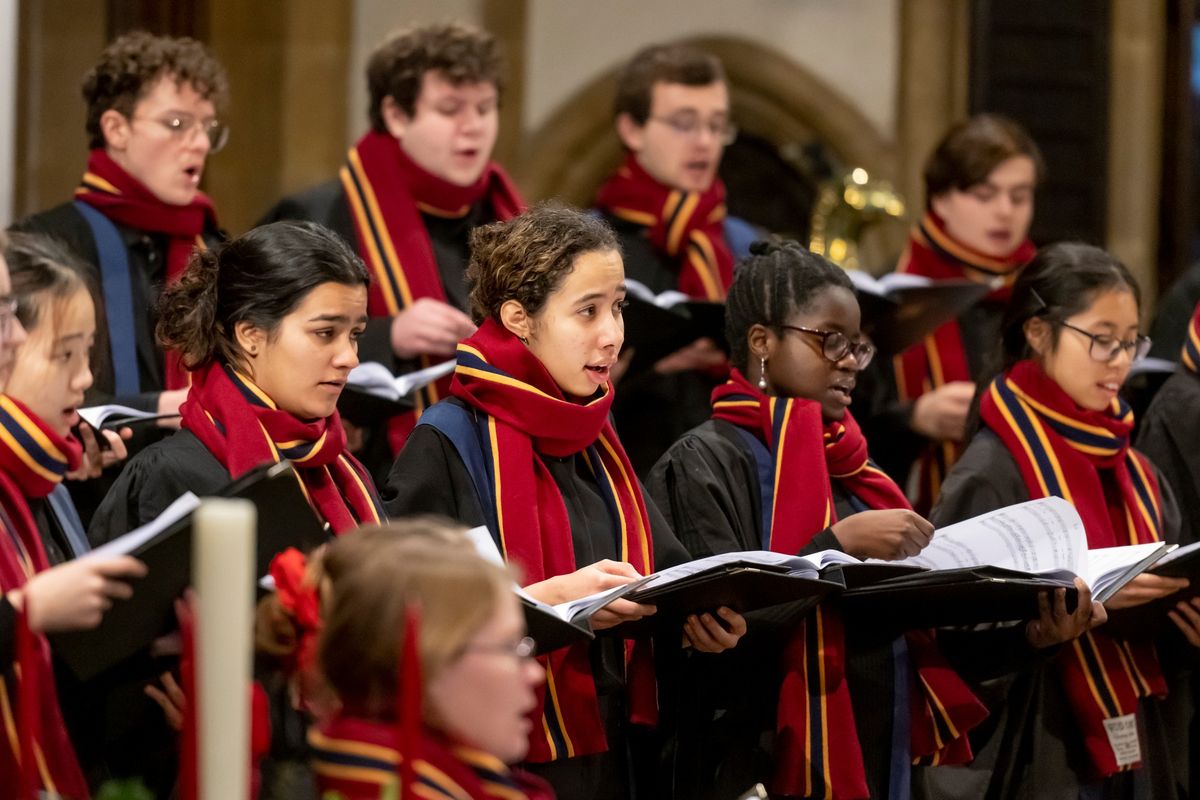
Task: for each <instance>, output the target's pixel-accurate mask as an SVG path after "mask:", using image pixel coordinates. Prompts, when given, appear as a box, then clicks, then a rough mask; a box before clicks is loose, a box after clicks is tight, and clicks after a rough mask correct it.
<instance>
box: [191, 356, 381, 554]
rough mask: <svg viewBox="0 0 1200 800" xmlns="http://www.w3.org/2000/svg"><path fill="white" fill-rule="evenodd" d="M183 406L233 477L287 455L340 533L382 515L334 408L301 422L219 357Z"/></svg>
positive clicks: (200, 374)
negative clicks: (324, 415)
mask: <svg viewBox="0 0 1200 800" xmlns="http://www.w3.org/2000/svg"><path fill="white" fill-rule="evenodd" d="M193 374H194V378H193V380H192V388H191V391H190V392H188V399H187V401H186V402H184V404H183V405H182V406H181V407H180V409H179V411H180V413H181V414H182V416H183V427H184V428H186V429H188V430H189V431H191V432H192V433H193V434H195V435H196V438H197V439H199V440H200V441H201V442H202V443H203V444H204V446H205V447H207V448H208V450H209V452H211V453H212V454H213V455H214V456H216V458H217V460H218V461H220V462H221V463H222V464H223V465H224V466H225V468H226V469H227V470H229V473H230V475H231V476H233V477H234V478H238V477H241V476H242V475H244V474H245V473H247V472H249V471H250V470H252V469H254V468H255V467H257V466H259V465H261V464H271V463H278V462H280V461H282V460H283V459H285V458H286V459H289V460H290V461H291V462H292V464H294V465H295V467H296V474H297V475H298V476H299V477H300V481H301V488H302V489H303V490H304V493H305V496H306V497H308V500H309V502H310V503H311V504H312V506H313V509H314V510H315V511H316V512H317V514H318V515H319V516H320V517H321V519H323V520H324V521H325V522H328V523H329V526H330V528H332V529H333V532H334V533H336V534H338V535H341V534H343V533H347V532H348V531H352V530H354V529H355V528H357V527H358V526H359V525H369V524H379V523H380V521H382V520H383V519H384V518H385V515H384V513H383V507H382V504H381V503H380V501H379V498H378V496H377V495H376V493H375V485H374V483H372V481H371V476H370V475H369V474H367V471H366V470H365V469H364V468H363V466H362V464H360V463H358V460H357V459H355V458H354V456H352V455H350V453H349V451H347V450H346V434H345V431H343V430H342V422H341V418H340V417H338V413H337V411H334V412H333V414H331V415H330V416H328V417H326V418H325V419H318V420H315V421H313V422H303V421H301V420H299V419H297V418H296V417H294V416H292V415H291V414H289V413H288V412H286V411H283V410H282V409H280V408H278V407H277V406H276V405H275V403H274V401H272V400H271V398H269V397H267V395H266V394H265V393H264V392H263V391H262V390H261V389H259V388H258V387H257V386H255V385H254V383H253V382H251V381H250V379H249V378H247V377H246V376H244V375H241V374H239V373H238V372H236V371H235V370H233V369H232V368H230V367H227V366H224V365H222V364H218V363H215V362H214V363H212V364H209V365H208V366H207V367H204V368H203V369H200V370H197V371H196V372H195V373H193Z"/></svg>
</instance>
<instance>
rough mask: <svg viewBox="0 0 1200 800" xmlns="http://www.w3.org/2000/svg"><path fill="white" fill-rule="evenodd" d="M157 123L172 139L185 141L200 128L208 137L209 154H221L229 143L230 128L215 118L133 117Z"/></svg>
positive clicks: (178, 116) (180, 116)
mask: <svg viewBox="0 0 1200 800" xmlns="http://www.w3.org/2000/svg"><path fill="white" fill-rule="evenodd" d="M131 119H140V120H145V121H147V122H157V123H158V124H159V125H162V126H163V127H164V128H166V129H167V131H169V132H170V134H171V138H172V139H177V140H179V141H183V140H185V139H187V138H189V137H190V136H191V135H192V132H193V131H195V130H196V129H197V128H199V129H200V130H201V131H202V132H203V133H204V135H205V136H207V137H208V145H209V147H208V152H210V153H219V152H221V150H223V149H224V147H225V145H226V144H228V143H229V126H228V125H227V124H225V123H224V122H223V121H221V120H219V119H215V118H212V117H210V118H207V119H196V118H195V117H193V116H192V115H191V114H172V115H170V116H166V117H131Z"/></svg>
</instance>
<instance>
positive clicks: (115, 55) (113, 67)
mask: <svg viewBox="0 0 1200 800" xmlns="http://www.w3.org/2000/svg"><path fill="white" fill-rule="evenodd" d="M82 88H83V98H84V101H85V102H86V103H87V123H86V129H87V136H88V146H89V148H90V149H91V152H90V153H89V155H88V162H87V169H86V171H85V172H84V175H83V179H82V181H81V182H80V185H79V186H78V188H76V190H75V197H74V199H73V200H72V201H70V202H67V203H63V204H62V205H60V206H57V207H55V208H52V209H50V210H48V211H43V212H41V213H38V214H35V215H34V216H32V217H30V218H28V219H26V220H24V221H22V222H21V223H19V224H18V226H17V227H18V228H21V229H24V230H29V231H36V232H40V233H48V234H51V235H53V236H55V237H57V238H59V239H61V240H63V241H64V242H66V243H67V244H68V245H69V246H70V247H71V248H72V249H73V250H75V251H76V252H77V253H78V254H79V255H80V256H81V257H82V258H83V259H84V260H85V261H87V262H88V263H89V264H92V265H95V266H96V268H97V277H98V278H99V280H98V283H99V287H100V289H101V298H100V300H101V301H102V303H101V304H102V306H103V309H104V314H103V316H100V318H101V319H105V320H106V321H107V329H101V330H100V331H98V341H97V345H96V352H97V355H98V356H99V358H98V359H97V360H96V362H95V363H94V366H93V369H94V370H95V371H96V373H97V374H96V382H95V386H94V388H93V389H92V391H91V392H90V394H89V398H88V401H89V402H116V403H120V404H122V405H127V406H132V407H134V408H139V409H142V410H145V411H151V412H157V413H163V414H166V413H172V412H175V411H177V410H178V408H179V404H180V402H182V401H183V399H184V397H185V396H186V393H187V388H186V387H187V383H188V382H187V376H186V374H185V372H184V371H183V370H182V369H181V368H180V367H179V365H178V363H177V362H176V361H175V360H174V359H172V358H170V357H169V356H167V355H165V354H164V353H163V352H162V351H161V350H160V349H159V347H158V346H157V345H156V343H155V341H154V327H155V322H156V319H155V315H154V314H155V312H154V308H155V305H156V303H157V300H158V295H159V292H161V291H162V288H163V286H164V285H165V284H166V283H167V282H169V281H171V280H173V279H174V278H176V277H177V276H178V275H180V274H181V273H182V272H183V270H184V267H185V266H186V264H187V260H188V257H189V256H190V255H191V252H192V249H193V248H194V247H196V246H198V245H199V246H205V245H207V244H212V243H215V242H216V241H217V239H218V238H219V235H218V229H217V220H216V214H215V212H214V210H213V205H212V202H211V201H210V200H209V198H208V197H207V196H205V194H204V193H203V192H201V191H200V188H199V186H200V180H201V178H202V177H203V175H204V167H205V162H206V161H207V159H208V156H209V155H210V154H212V153H215V152H217V151H218V150H220V149H221V147H223V146H224V144H225V141H226V139H227V138H228V129H227V128H226V127H225V124H224V123H223V122H222V121H221V120H220V118H219V117H218V116H217V114H218V111H219V110H220V108H221V107H222V106H223V105H224V104H225V102H226V100H227V96H228V82H227V80H226V76H225V70H224V68H223V67H222V66H221V65H220V63H218V62H217V60H216V59H215V58H214V57H213V56H212V54H211V53H210V52H209V51H208V49H207V48H205V46H204V45H203V44H201V43H200V42H198V41H196V40H194V39H188V38H171V37H166V36H154V35H151V34H149V33H146V32H143V31H138V32H135V33H129V34H126V35H124V36H121V37H119V38H117V39H115V40H114V41H113V42H111V43H110V44H109V45H108V47H106V48H105V49H104V51H103V53H101V55H100V60H99V61H98V62H97V64H96V65H95V66H94V67H93V68H92V69H91V70H90V71H89V72H88V74H87V75H86V76H85V78H84V81H83V87H82Z"/></svg>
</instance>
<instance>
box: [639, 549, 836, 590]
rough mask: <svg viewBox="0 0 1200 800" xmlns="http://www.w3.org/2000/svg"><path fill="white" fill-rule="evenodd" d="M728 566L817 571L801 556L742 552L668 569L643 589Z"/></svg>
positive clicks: (755, 551) (763, 551)
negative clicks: (744, 565)
mask: <svg viewBox="0 0 1200 800" xmlns="http://www.w3.org/2000/svg"><path fill="white" fill-rule="evenodd" d="M727 564H750V565H753V566H760V567H774V568H776V569H785V570H789V571H797V570H798V571H805V572H807V571H812V572H814V573H815V571H816V569H817V568H816V567H815V565H814V564H813V563H812V562H810V561H808V560H807V559H805V558H802V557H800V556H789V555H785V554H784V553H772V552H769V551H767V550H740V551H736V552H733V553H719V554H717V555H715V556H708V557H707V558H698V559H696V560H695V561H689V562H687V563H686V564H680V565H678V566H675V567H668V568H667V569H664V570H661V571H659V572H656V573H654V574H653V575H651V576H650V580H648V581H646V583H645V585H644V586H642V589H643V590H646V589H657V588H659V587H662V586H665V585H667V584H669V583H674V582H676V581H681V580H683V579H684V578H688V577H691V576H692V575H696V574H698V573H700V572H704V571H706V570H710V569H713V568H714V567H723V566H725V565H727ZM813 577H816V575H815V574H814V575H813Z"/></svg>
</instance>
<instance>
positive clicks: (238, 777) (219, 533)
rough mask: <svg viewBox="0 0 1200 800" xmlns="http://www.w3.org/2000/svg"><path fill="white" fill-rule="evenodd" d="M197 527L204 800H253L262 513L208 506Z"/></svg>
mask: <svg viewBox="0 0 1200 800" xmlns="http://www.w3.org/2000/svg"><path fill="white" fill-rule="evenodd" d="M193 520H194V529H193V536H194V538H193V539H192V584H193V586H194V587H195V590H196V693H197V695H198V705H199V706H200V714H199V717H198V719H197V723H198V725H197V747H196V750H197V753H196V754H197V759H196V760H197V770H196V771H197V774H198V776H199V782H200V791H199V798H200V800H246V798H247V797H248V795H249V791H250V681H251V670H252V667H253V664H252V658H253V654H252V651H251V646H252V644H253V630H252V623H251V620H252V617H253V613H254V580H255V576H254V550H255V543H254V541H255V532H256V530H257V528H256V521H257V510H256V509H255V507H254V504H253V503H252V502H250V501H249V500H217V499H212V500H205V501H204V502H203V503H202V504H201V506H200V508H198V509H197V510H196V514H195V516H194V517H193Z"/></svg>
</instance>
